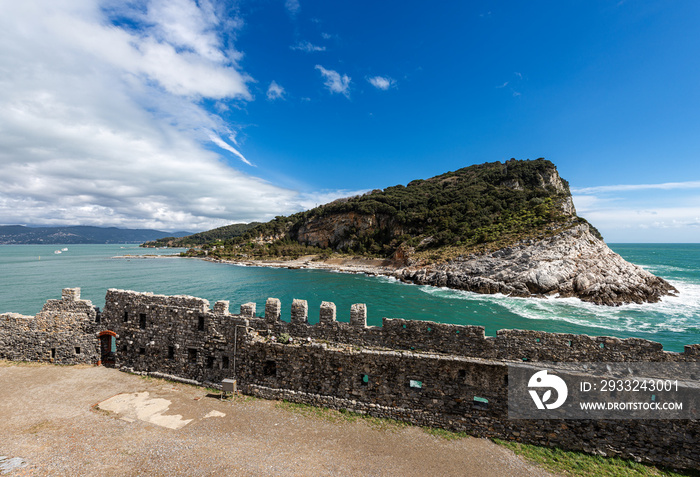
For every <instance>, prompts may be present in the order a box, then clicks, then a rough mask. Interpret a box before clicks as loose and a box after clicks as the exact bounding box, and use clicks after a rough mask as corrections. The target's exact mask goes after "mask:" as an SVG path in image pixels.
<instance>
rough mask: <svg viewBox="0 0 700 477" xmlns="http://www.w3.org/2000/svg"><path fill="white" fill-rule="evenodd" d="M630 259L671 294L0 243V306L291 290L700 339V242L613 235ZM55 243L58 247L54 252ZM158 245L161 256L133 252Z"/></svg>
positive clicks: (661, 338)
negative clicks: (509, 290)
mask: <svg viewBox="0 0 700 477" xmlns="http://www.w3.org/2000/svg"><path fill="white" fill-rule="evenodd" d="M609 246H610V248H612V249H613V250H614V251H615V252H617V253H619V254H620V255H622V257H624V258H625V259H626V260H628V261H630V262H632V263H635V264H637V265H640V266H642V267H643V268H645V269H647V270H649V271H650V272H652V273H654V274H655V275H658V276H660V277H663V278H665V279H666V280H668V281H669V282H670V283H671V284H673V286H675V287H676V288H677V289H678V290H679V292H680V293H679V294H678V296H677V297H665V298H664V299H663V300H662V301H661V302H659V303H647V304H643V305H636V304H632V305H623V306H619V307H607V306H598V305H593V304H590V303H584V302H582V301H580V300H578V299H576V298H555V297H552V298H544V299H536V298H511V297H507V296H503V295H480V294H476V293H471V292H464V291H458V290H450V289H447V288H436V287H431V286H419V285H411V284H405V283H401V282H399V281H397V280H394V279H391V278H387V277H374V276H367V275H364V274H348V273H337V272H330V271H324V270H309V269H301V270H290V269H279V268H265V267H245V266H239V265H233V264H225V263H214V262H208V261H203V260H198V259H193V258H180V257H176V256H172V255H173V254H177V253H178V252H180V251H181V250H178V249H143V248H139V247H138V245H0V313H4V312H15V313H22V314H25V315H34V314H36V313H37V312H39V311H40V310H41V307H42V306H43V304H44V302H45V301H46V300H47V299H51V298H60V296H61V290H62V289H63V288H72V287H80V288H81V290H82V298H83V299H88V300H91V301H92V303H93V304H94V305H96V306H99V307H100V308H102V307H104V300H105V293H106V291H107V289H109V288H119V289H127V290H135V291H140V292H153V293H157V294H165V295H193V296H197V297H201V298H206V299H207V300H209V301H210V303H211V304H212V306H213V304H214V302H216V301H217V300H229V301H230V304H231V308H230V309H231V311H232V312H236V311H237V310H238V307H239V306H240V305H241V304H242V303H247V302H255V303H256V304H257V310H258V314H260V315H261V314H262V312H263V311H264V309H265V301H266V300H267V298H268V297H274V298H279V299H280V300H281V301H282V316H283V319H286V320H289V315H290V311H291V304H292V300H293V299H294V298H300V299H304V300H307V301H308V303H309V321H310V322H311V323H316V322H318V315H319V311H318V310H319V307H320V305H321V302H322V301H332V302H335V304H336V308H337V310H338V312H337V314H338V320H339V321H349V318H350V306H351V305H352V304H353V303H366V304H367V323H368V325H374V326H381V323H382V318H383V317H387V318H404V319H412V320H428V321H436V322H441V323H454V324H461V325H480V326H484V327H485V329H486V334H487V335H491V336H493V335H495V334H496V331H497V330H500V329H524V330H541V331H549V332H557V333H576V334H587V335H590V336H616V337H619V338H629V337H636V338H644V339H648V340H652V341H658V342H660V343H662V344H663V346H664V349H665V350H667V351H677V352H682V351H683V347H684V345H687V344H694V343H700V244H609ZM56 251H61V253H55V252H56ZM144 254H157V255H159V256H160V257H159V258H139V257H137V256H138V255H144Z"/></svg>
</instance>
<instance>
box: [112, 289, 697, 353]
mask: <svg viewBox="0 0 700 477" xmlns="http://www.w3.org/2000/svg"><path fill="white" fill-rule="evenodd" d="M229 306H230V305H229V302H228V301H225V300H222V301H218V302H217V303H216V305H215V306H214V310H210V308H209V301H208V300H204V299H202V298H196V297H192V296H165V295H154V294H152V293H141V292H135V291H127V290H115V289H110V290H109V291H108V292H107V305H106V307H105V315H106V316H111V315H113V314H114V313H115V310H117V309H118V310H119V311H118V314H119V316H127V315H128V314H129V313H132V314H133V313H138V314H139V315H144V314H146V315H148V314H151V315H153V316H152V317H149V318H146V319H148V320H152V321H153V320H155V321H154V322H159V323H164V322H165V321H168V320H165V318H164V317H165V316H166V315H168V313H167V312H164V311H163V310H166V309H170V310H171V311H172V312H175V310H177V315H178V320H179V321H180V322H181V323H187V324H186V325H183V326H186V327H188V328H192V327H198V326H199V324H200V322H201V321H202V320H204V321H206V322H207V323H210V324H212V325H211V326H214V325H213V324H216V326H215V328H217V330H218V332H219V333H222V332H224V330H225V329H228V328H230V326H231V324H227V323H226V320H227V319H235V320H236V322H237V323H242V321H241V320H245V321H246V323H248V326H250V327H251V328H252V329H255V330H257V331H264V332H265V333H271V334H280V333H287V334H290V335H291V336H294V337H298V338H304V339H305V338H311V339H313V340H323V341H329V342H334V343H339V344H348V345H354V346H362V347H375V348H389V349H399V350H407V351H415V352H433V353H444V354H454V355H459V356H469V357H477V358H486V359H500V360H513V361H562V362H565V361H610V362H613V361H686V360H689V361H696V360H697V359H698V356H699V355H700V354H699V353H700V344H691V345H688V346H686V347H685V351H684V352H683V353H675V352H667V351H664V350H663V345H662V344H661V343H657V342H654V341H648V340H644V339H640V338H626V339H621V338H615V337H609V336H587V335H576V334H570V333H548V332H543V331H528V330H499V331H498V332H497V334H496V336H486V335H485V330H484V327H483V326H471V325H454V324H447V323H436V322H432V321H417V320H407V319H400V318H383V319H382V326H367V306H366V305H365V304H363V303H358V304H354V305H352V306H351V309H350V321H349V322H341V321H337V319H336V305H335V304H334V303H332V302H322V303H321V306H320V308H319V310H318V315H317V316H318V317H319V319H318V322H317V323H315V324H311V323H309V306H308V303H307V301H306V300H300V299H294V300H293V302H292V303H291V313H290V315H289V317H288V319H289V321H285V320H283V317H282V303H281V302H280V300H279V299H277V298H268V299H267V300H266V302H265V309H264V313H263V316H257V315H256V308H257V307H256V304H255V303H252V302H249V303H244V304H242V305H240V312H239V313H238V314H231V313H230V311H229ZM137 310H138V311H137ZM155 310H161V311H159V312H158V313H155ZM125 314H126V315H125ZM127 319H128V318H127ZM164 320H165V321H164ZM169 321H170V322H171V325H169V326H174V324H173V323H174V321H173V320H172V319H171V320H169ZM213 329H214V328H211V330H212V331H213Z"/></svg>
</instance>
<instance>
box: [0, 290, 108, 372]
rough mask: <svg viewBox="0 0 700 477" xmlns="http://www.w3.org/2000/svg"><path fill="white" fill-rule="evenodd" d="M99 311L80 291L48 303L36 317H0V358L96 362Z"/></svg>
mask: <svg viewBox="0 0 700 477" xmlns="http://www.w3.org/2000/svg"><path fill="white" fill-rule="evenodd" d="M97 318H98V312H97V309H96V308H95V307H94V306H92V303H91V302H90V301H89V300H81V299H80V289H79V288H67V289H65V290H64V291H63V297H62V298H61V299H60V300H48V301H47V302H46V304H45V305H44V307H43V308H42V309H41V311H40V312H39V313H38V314H37V315H36V316H23V315H18V314H16V313H6V314H2V315H0V359H9V360H14V361H47V362H51V363H57V364H79V363H90V364H93V363H97V362H98V361H99V360H100V349H99V340H98V338H97V333H98V328H99V327H100V325H99V323H97Z"/></svg>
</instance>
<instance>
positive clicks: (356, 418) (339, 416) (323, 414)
mask: <svg viewBox="0 0 700 477" xmlns="http://www.w3.org/2000/svg"><path fill="white" fill-rule="evenodd" d="M275 407H277V408H278V409H284V410H285V411H289V412H293V413H295V414H301V415H302V416H305V417H311V418H313V419H319V420H321V421H326V422H332V423H336V424H342V423H346V422H348V423H352V422H364V423H365V424H367V425H368V426H369V427H371V428H373V429H377V430H381V431H398V430H399V429H402V428H405V427H408V426H410V424H408V423H406V422H402V421H397V420H395V419H388V418H381V417H374V416H370V415H368V414H362V413H359V412H353V411H348V410H347V409H341V410H339V411H336V410H335V409H329V408H327V407H316V406H312V405H310V404H302V403H296V402H290V401H287V400H286V399H285V400H284V401H280V402H278V403H277V404H276V405H275Z"/></svg>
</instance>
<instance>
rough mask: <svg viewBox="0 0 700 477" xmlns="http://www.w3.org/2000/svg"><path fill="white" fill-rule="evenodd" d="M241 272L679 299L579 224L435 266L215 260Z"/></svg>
mask: <svg viewBox="0 0 700 477" xmlns="http://www.w3.org/2000/svg"><path fill="white" fill-rule="evenodd" d="M205 260H211V261H216V262H226V263H234V264H238V265H245V266H263V267H277V268H310V269H319V270H332V271H338V272H346V273H365V274H369V275H383V276H389V277H394V278H397V279H399V280H401V281H404V282H409V283H415V284H418V285H432V286H438V287H448V288H454V289H458V290H467V291H472V292H476V293H485V294H495V293H501V294H504V295H509V296H517V297H544V296H551V295H554V296H558V297H577V298H579V299H581V300H582V301H586V302H591V303H595V304H599V305H608V306H619V305H623V304H628V303H655V302H658V301H659V300H660V299H661V297H663V296H666V295H675V294H676V293H678V290H676V289H675V288H674V287H673V286H672V285H671V284H670V283H668V282H667V281H666V280H664V279H662V278H659V277H657V276H655V275H653V274H651V273H649V272H648V271H646V270H644V269H643V268H642V267H639V266H638V265H634V264H632V263H629V262H627V261H625V260H624V259H623V258H622V257H620V256H619V255H618V254H616V253H615V252H613V251H612V250H610V248H609V247H608V246H607V245H606V244H605V242H603V241H602V240H600V239H598V238H597V237H595V236H594V235H593V234H592V233H591V231H590V230H589V227H588V225H586V224H580V225H577V226H575V227H571V228H569V229H567V230H565V231H563V232H561V233H559V234H557V235H554V236H551V237H548V238H545V239H542V240H532V239H531V240H526V241H523V242H520V243H518V244H515V245H514V246H511V247H507V248H504V249H501V250H497V251H495V252H491V253H486V254H479V255H470V256H466V257H460V258H459V259H456V260H451V261H449V262H447V263H443V264H434V265H406V264H405V263H400V262H397V261H392V260H379V259H364V258H353V259H329V260H318V259H315V257H314V256H306V257H301V258H299V259H297V260H289V261H273V260H243V261H236V260H220V259H212V258H207V259H205Z"/></svg>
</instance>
